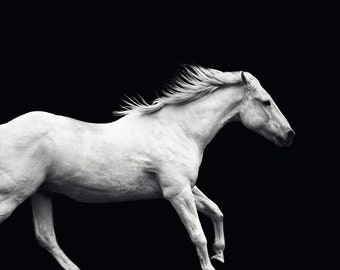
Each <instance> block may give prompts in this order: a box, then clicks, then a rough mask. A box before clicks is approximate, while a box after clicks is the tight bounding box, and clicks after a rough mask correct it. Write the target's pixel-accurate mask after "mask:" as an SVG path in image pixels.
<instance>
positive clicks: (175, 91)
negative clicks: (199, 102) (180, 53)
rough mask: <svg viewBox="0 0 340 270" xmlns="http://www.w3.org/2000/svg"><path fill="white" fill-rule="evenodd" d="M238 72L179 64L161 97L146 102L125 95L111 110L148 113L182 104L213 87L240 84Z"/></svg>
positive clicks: (127, 112) (213, 89)
mask: <svg viewBox="0 0 340 270" xmlns="http://www.w3.org/2000/svg"><path fill="white" fill-rule="evenodd" d="M241 82H242V79H241V76H240V72H222V71H219V70H216V69H212V68H204V67H202V66H198V65H183V66H182V69H180V70H179V71H178V72H177V75H175V77H174V78H173V79H172V80H170V82H169V83H168V84H167V85H166V86H165V88H164V90H163V91H162V96H161V97H158V98H157V99H155V100H154V101H153V102H152V103H151V104H148V103H147V102H146V101H145V100H144V99H143V98H142V97H141V96H139V99H137V98H129V97H127V98H126V99H125V100H124V103H125V104H124V105H122V106H121V107H122V110H120V111H115V112H114V114H116V115H127V114H129V113H131V112H139V113H142V114H150V113H153V112H156V111H158V110H160V109H162V108H163V107H164V106H165V105H170V104H184V103H188V102H191V101H194V100H196V99H199V98H201V97H203V96H206V95H208V94H210V93H212V92H214V91H216V90H217V89H219V88H221V87H223V86H228V85H233V84H238V83H241Z"/></svg>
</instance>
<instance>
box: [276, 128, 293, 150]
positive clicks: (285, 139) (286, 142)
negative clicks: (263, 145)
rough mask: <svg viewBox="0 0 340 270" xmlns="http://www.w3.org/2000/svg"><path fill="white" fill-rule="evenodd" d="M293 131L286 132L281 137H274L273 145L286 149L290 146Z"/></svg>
mask: <svg viewBox="0 0 340 270" xmlns="http://www.w3.org/2000/svg"><path fill="white" fill-rule="evenodd" d="M294 136H295V131H294V130H293V129H289V130H287V131H286V132H285V133H284V135H283V136H275V144H276V145H277V146H280V147H288V146H290V145H291V144H292V142H293V138H294Z"/></svg>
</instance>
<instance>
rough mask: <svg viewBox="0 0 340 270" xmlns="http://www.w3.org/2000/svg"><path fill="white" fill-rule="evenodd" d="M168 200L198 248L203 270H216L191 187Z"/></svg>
mask: <svg viewBox="0 0 340 270" xmlns="http://www.w3.org/2000/svg"><path fill="white" fill-rule="evenodd" d="M167 199H168V200H169V201H170V202H171V204H172V205H173V207H174V208H175V210H176V212H177V214H178V215H179V217H180V218H181V220H182V222H183V224H184V226H185V227H186V229H187V231H188V233H189V236H190V238H191V241H192V242H193V243H194V245H195V247H196V250H197V254H198V257H199V260H200V264H201V268H202V270H214V267H213V266H212V264H211V262H210V258H209V255H208V249H207V239H206V237H205V235H204V232H203V229H202V226H201V223H200V221H199V218H198V214H197V209H196V206H195V199H194V195H193V193H192V191H191V188H190V186H189V187H186V188H185V189H184V190H183V191H182V192H181V193H180V194H178V195H174V196H171V197H169V198H167Z"/></svg>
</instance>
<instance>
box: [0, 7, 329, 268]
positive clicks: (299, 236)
mask: <svg viewBox="0 0 340 270" xmlns="http://www.w3.org/2000/svg"><path fill="white" fill-rule="evenodd" d="M196 5H197V4H196ZM227 7H228V8H226V7H225V6H216V5H209V6H204V5H201V6H200V5H197V6H195V7H190V8H185V7H184V6H183V5H179V6H175V5H174V4H173V5H171V6H169V5H166V4H164V5H163V6H158V7H157V11H153V10H152V9H151V8H154V7H153V6H150V7H147V6H143V8H144V9H143V10H142V9H141V7H139V6H135V5H132V4H131V6H130V7H128V8H127V9H120V8H118V7H105V6H103V7H92V6H78V7H41V6H39V7H32V6H30V7H22V6H21V7H16V8H15V9H14V10H12V11H11V13H10V15H9V16H8V18H7V17H6V19H5V23H4V24H3V33H2V45H3V49H2V50H1V67H2V74H1V110H0V120H1V123H5V122H7V121H9V120H11V119H13V118H14V117H17V116H19V115H21V114H23V113H26V112H29V111H32V110H43V111H48V112H51V113H56V114H62V115H65V116H69V117H73V118H76V119H79V120H83V121H89V122H101V123H104V122H111V121H114V120H115V119H117V117H114V116H113V115H112V111H114V110H117V109H119V104H121V99H123V98H124V94H126V95H128V96H136V95H137V94H140V95H141V96H143V97H144V98H145V99H146V100H147V101H152V100H153V99H154V98H156V92H155V91H158V93H159V92H160V90H161V89H162V86H163V85H164V83H165V82H167V80H168V79H169V77H171V76H173V75H174V74H175V72H176V70H177V69H178V68H179V66H180V65H181V64H199V65H202V66H205V67H211V68H216V69H219V70H223V71H237V70H245V71H249V72H251V73H252V74H253V75H254V76H256V77H257V78H258V79H259V80H260V82H261V83H262V85H263V87H264V88H265V89H266V90H267V91H268V92H269V93H270V94H271V95H272V97H273V99H274V100H275V101H276V103H277V105H278V106H279V107H280V109H281V111H282V112H283V114H284V115H285V116H286V118H287V119H288V120H289V122H290V124H291V126H292V127H293V128H294V130H295V131H296V138H295V140H294V143H293V145H292V146H291V147H290V148H277V147H275V145H274V144H273V143H271V142H269V141H266V140H265V139H263V138H261V137H260V136H258V135H256V134H254V133H252V132H251V131H249V130H246V129H245V128H244V127H242V126H241V125H240V124H237V123H235V124H230V125H228V126H226V127H225V128H223V129H222V130H221V132H220V133H219V134H218V135H217V136H216V138H215V139H214V140H213V141H212V142H211V143H210V145H209V146H208V147H207V149H206V151H205V155H204V160H203V163H202V166H201V169H200V174H199V178H198V182H197V185H198V187H200V189H201V190H202V191H204V192H205V194H206V195H207V196H208V197H210V198H211V199H212V200H213V201H215V202H216V203H217V204H218V205H219V207H220V209H221V210H222V211H223V213H224V215H225V232H226V243H227V247H226V252H225V255H226V264H225V265H224V266H217V268H218V269H248V268H249V267H251V268H253V269H256V268H259V269H281V268H282V269H283V268H289V269H291V268H304V267H306V265H307V264H308V265H309V264H313V265H318V264H320V265H324V263H325V262H324V261H323V262H320V261H321V260H320V256H321V254H322V253H323V252H324V247H323V246H322V245H321V244H317V243H319V241H322V238H323V237H324V236H322V235H320V234H319V233H317V232H318V226H319V225H320V224H321V223H323V222H324V221H325V215H326V211H324V210H320V209H319V207H320V203H321V202H323V201H324V189H323V188H321V186H319V185H320V178H319V177H325V175H319V174H320V171H319V170H318V167H317V166H316V164H317V162H316V160H315V158H314V157H315V153H316V152H317V151H318V146H315V145H314V142H315V141H314V136H312V135H318V132H320V130H318V129H312V127H313V123H315V121H317V120H318V117H320V115H319V114H318V113H316V112H315V110H313V109H312V108H314V106H315V102H316V101H317V100H316V99H315V94H314V93H316V91H315V89H316V88H317V86H318V85H317V83H316V81H315V80H314V81H313V82H312V81H311V80H307V79H305V78H306V76H308V77H309V78H310V77H313V75H312V76H311V73H310V71H311V69H313V67H314V66H315V65H316V63H317V62H318V61H319V60H320V58H322V57H321V56H319V53H318V47H317V46H315V42H316V41H317V40H319V37H318V35H319V34H321V31H320V29H318V23H317V22H318V17H317V16H316V14H320V13H322V11H320V10H318V13H314V11H312V10H310V9H306V7H304V8H299V7H297V6H293V5H289V4H278V5H277V6H267V7H265V9H261V8H259V7H258V8H259V9H260V10H262V12H261V13H258V12H255V9H253V8H254V7H249V6H247V7H245V5H244V6H243V5H242V4H241V5H240V6H235V7H234V6H228V5H227ZM148 8H150V10H149V12H148V13H145V11H144V10H145V9H146V10H147V9H148ZM307 91H308V93H309V94H308V95H306V92H307ZM311 115H312V118H313V120H311ZM311 130H313V134H312V135H311ZM315 133H316V134H315ZM312 145H313V146H312ZM31 216H32V214H31V209H30V203H29V200H28V201H26V202H24V203H23V204H22V205H21V206H19V207H18V208H17V209H16V211H15V212H14V213H13V214H12V215H11V217H10V218H8V219H7V220H6V221H5V222H4V223H2V224H1V229H0V254H1V269H61V268H60V267H59V265H58V264H57V262H56V261H55V260H54V259H53V257H52V256H50V255H49V254H48V253H47V252H46V251H45V250H44V249H42V248H40V247H39V246H38V244H37V242H36V240H35V238H34V233H33V226H32V217H31ZM54 217H55V229H56V234H57V238H58V241H59V244H60V246H61V247H62V249H63V250H64V252H65V253H66V254H67V255H68V256H69V257H70V258H71V259H72V260H73V261H74V262H75V263H76V264H77V265H78V266H79V267H80V268H81V269H85V270H86V269H149V270H151V269H200V268H199V263H198V259H197V257H196V252H195V249H194V246H193V245H192V244H191V242H190V239H189V236H188V235H187V233H186V231H185V229H184V227H183V225H182V224H181V222H180V220H179V218H178V217H177V215H176V213H175V211H174V210H173V209H172V207H171V206H170V204H169V203H168V202H166V201H165V200H153V201H140V202H127V203H114V204H83V203H78V202H75V201H73V200H71V199H68V198H66V197H64V196H61V195H55V196H54ZM201 222H202V225H203V228H204V231H205V233H206V236H207V238H208V242H209V249H210V252H211V246H212V242H213V227H212V224H211V222H210V220H208V219H207V218H205V217H204V216H201Z"/></svg>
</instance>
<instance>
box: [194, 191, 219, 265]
mask: <svg viewBox="0 0 340 270" xmlns="http://www.w3.org/2000/svg"><path fill="white" fill-rule="evenodd" d="M192 192H193V194H194V197H195V203H196V207H197V209H198V211H199V212H202V213H203V214H205V215H206V216H208V217H209V218H210V219H211V220H212V222H213V225H214V231H215V241H214V245H213V249H214V252H215V255H214V256H212V257H211V259H215V260H218V261H220V262H221V263H224V249H225V240H224V231H223V213H222V212H221V210H220V209H219V208H218V206H217V205H216V204H215V203H214V202H213V201H211V200H210V199H209V198H208V197H207V196H206V195H205V194H204V193H203V192H202V191H200V190H199V189H198V188H197V187H196V186H194V187H193V189H192Z"/></svg>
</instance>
